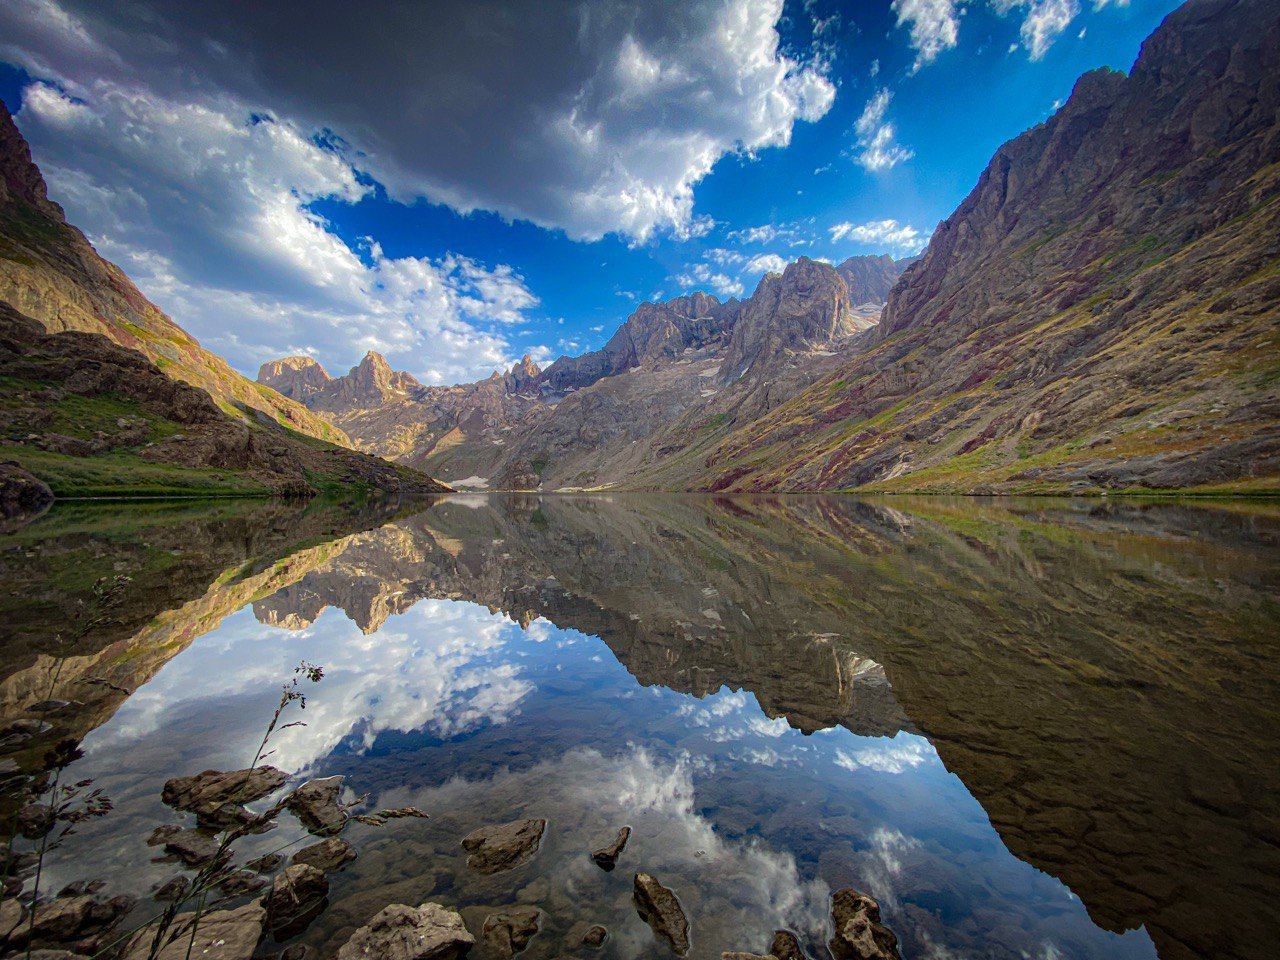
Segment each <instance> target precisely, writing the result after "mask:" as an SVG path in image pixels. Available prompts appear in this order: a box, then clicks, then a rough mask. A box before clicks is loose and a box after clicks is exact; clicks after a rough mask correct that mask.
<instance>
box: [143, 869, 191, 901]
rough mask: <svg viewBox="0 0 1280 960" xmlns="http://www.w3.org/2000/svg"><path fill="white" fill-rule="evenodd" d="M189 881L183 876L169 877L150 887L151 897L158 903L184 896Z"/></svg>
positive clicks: (188, 886)
mask: <svg viewBox="0 0 1280 960" xmlns="http://www.w3.org/2000/svg"><path fill="white" fill-rule="evenodd" d="M190 887H191V881H190V880H189V879H187V878H186V877H184V876H177V877H170V878H169V879H168V880H166V881H165V882H164V883H162V884H160V885H159V886H157V887H153V888H152V892H151V899H153V900H155V901H157V902H159V903H172V902H173V901H174V900H181V899H182V898H183V897H184V896H186V893H187V890H188V889H189V888H190Z"/></svg>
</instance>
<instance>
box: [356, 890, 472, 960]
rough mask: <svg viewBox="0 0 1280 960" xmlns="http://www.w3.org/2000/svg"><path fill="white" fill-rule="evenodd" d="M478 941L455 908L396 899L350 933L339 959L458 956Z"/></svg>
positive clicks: (410, 959)
mask: <svg viewBox="0 0 1280 960" xmlns="http://www.w3.org/2000/svg"><path fill="white" fill-rule="evenodd" d="M475 942H476V941H475V937H473V936H471V934H470V933H468V932H467V928H466V926H465V925H464V924H463V922H462V917H461V916H459V915H458V914H457V913H456V912H455V911H453V910H448V909H446V908H445V907H442V906H440V904H438V903H424V904H422V906H420V907H417V908H414V907H409V906H405V905H404V904H402V903H393V904H391V905H390V906H389V907H385V908H384V909H383V910H382V911H381V912H380V913H378V915H377V916H375V917H374V918H373V919H372V920H370V921H369V922H368V923H367V924H365V925H364V926H363V927H361V928H360V929H359V930H357V931H356V932H355V933H354V934H352V935H351V939H350V940H348V941H347V942H346V943H345V944H343V945H342V947H341V948H339V950H338V960H373V958H378V960H458V958H460V957H462V956H464V955H465V954H466V953H467V951H469V950H470V949H471V947H472V946H474V945H475Z"/></svg>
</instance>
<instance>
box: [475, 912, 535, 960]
mask: <svg viewBox="0 0 1280 960" xmlns="http://www.w3.org/2000/svg"><path fill="white" fill-rule="evenodd" d="M541 920H542V911H540V910H539V909H538V908H537V907H513V908H511V909H510V910H504V911H503V912H502V913H493V914H490V915H489V916H487V917H485V921H484V929H483V934H484V939H485V941H486V942H487V943H488V945H489V947H490V948H491V949H492V950H493V952H494V953H496V954H497V955H498V956H500V957H514V956H515V955H516V954H517V953H519V952H520V951H521V950H523V949H524V948H525V947H527V946H528V945H529V941H530V940H532V939H533V938H534V937H535V936H536V935H537V933H538V928H539V926H540V925H541Z"/></svg>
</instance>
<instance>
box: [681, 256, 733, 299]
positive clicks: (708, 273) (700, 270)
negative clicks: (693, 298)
mask: <svg viewBox="0 0 1280 960" xmlns="http://www.w3.org/2000/svg"><path fill="white" fill-rule="evenodd" d="M675 281H676V283H678V284H680V286H682V287H683V288H684V289H686V290H693V289H699V290H711V291H713V292H714V293H716V294H717V295H719V296H721V297H740V296H742V294H743V292H744V290H745V288H744V287H743V285H742V281H741V280H736V279H734V278H733V277H731V276H730V275H729V274H727V273H724V272H722V271H719V270H716V269H714V268H713V267H712V265H711V264H709V263H706V262H702V263H695V264H694V265H693V266H691V267H690V268H689V269H688V270H686V271H685V272H684V273H681V274H678V275H677V276H676V277H675Z"/></svg>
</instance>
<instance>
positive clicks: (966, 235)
mask: <svg viewBox="0 0 1280 960" xmlns="http://www.w3.org/2000/svg"><path fill="white" fill-rule="evenodd" d="M1277 76H1280V8H1277V7H1276V6H1275V5H1274V4H1270V3H1266V2H1262V0H1192V2H1190V3H1187V4H1186V5H1184V6H1183V7H1182V8H1180V9H1179V10H1178V11H1176V12H1175V13H1173V14H1171V15H1170V16H1169V18H1168V19H1167V20H1166V21H1165V23H1164V24H1162V26H1161V27H1160V28H1159V29H1158V30H1157V31H1156V32H1155V33H1154V34H1153V35H1152V36H1151V37H1150V38H1149V39H1148V40H1147V42H1146V43H1145V44H1144V46H1143V48H1142V52H1141V54H1140V56H1139V57H1138V60H1137V62H1136V64H1135V65H1134V67H1133V70H1132V72H1131V73H1130V74H1128V75H1126V74H1124V73H1119V72H1116V71H1114V70H1107V69H1101V70H1095V71H1093V72H1090V73H1088V74H1085V75H1084V76H1083V77H1081V78H1080V80H1079V82H1078V83H1077V84H1076V87H1075V89H1074V91H1073V92H1072V94H1071V96H1070V98H1069V99H1068V100H1067V101H1066V103H1065V104H1064V105H1063V106H1062V107H1061V109H1059V110H1058V111H1057V112H1056V113H1055V114H1054V115H1053V116H1051V117H1050V118H1049V119H1048V120H1047V121H1045V122H1044V123H1042V124H1040V125H1038V126H1036V127H1035V128H1033V129H1031V130H1029V131H1027V132H1026V133H1024V134H1022V135H1021V136H1019V137H1017V138H1015V139H1014V140H1012V141H1010V142H1009V143H1007V144H1005V145H1004V146H1003V147H1001V148H1000V149H999V150H998V151H997V152H996V155H995V156H994V157H993V158H992V160H991V162H990V163H989V165H988V166H987V168H986V170H985V171H984V172H983V173H982V175H981V177H980V178H979V180H978V183H977V186H976V187H975V188H974V189H973V192H972V193H971V194H970V195H969V196H968V197H967V198H966V199H965V200H964V202H963V203H962V204H961V205H960V207H959V208H958V209H957V210H956V212H955V213H954V214H953V215H952V216H951V217H949V218H948V219H947V220H945V221H944V222H943V223H942V224H941V225H940V226H939V227H938V229H937V230H936V232H935V233H934V235H933V237H932V239H931V241H930V243H929V245H928V247H927V248H926V250H925V251H924V253H923V254H922V255H921V256H920V257H919V258H918V260H916V261H914V262H909V263H908V262H903V261H894V260H891V259H889V258H887V257H878V258H871V257H855V258H852V259H850V260H847V261H845V262H844V263H842V264H840V265H839V266H832V265H830V264H826V263H823V262H820V261H815V260H809V259H806V258H801V259H800V260H798V261H796V262H794V263H791V264H789V265H788V266H787V267H786V269H785V270H784V271H783V272H782V273H781V274H769V275H767V276H766V277H765V278H764V279H763V280H762V281H761V282H760V285H759V287H758V288H757V289H756V290H755V292H754V293H753V294H752V295H751V297H750V298H748V299H747V300H745V301H742V302H738V301H736V300H730V301H728V302H727V303H720V302H719V301H717V300H716V299H715V298H714V297H711V296H709V295H707V294H705V293H695V294H691V295H688V296H682V297H678V298H676V299H673V300H668V301H666V302H664V303H645V304H643V305H641V306H640V307H639V308H638V309H637V310H636V311H635V313H633V314H632V315H631V317H630V318H628V319H627V321H626V322H625V323H623V324H622V326H621V327H620V328H619V329H618V331H617V333H616V334H614V336H613V337H612V339H610V340H609V342H608V343H607V344H606V345H605V346H604V347H603V348H602V349H600V350H597V351H594V352H591V353H587V354H584V355H582V356H579V357H562V358H561V359H559V360H557V361H556V362H555V363H553V364H551V366H549V367H548V368H547V369H546V370H541V371H540V370H538V369H537V368H536V367H535V366H533V365H532V364H531V363H530V362H529V361H528V359H527V358H526V360H525V361H524V362H523V363H522V364H520V365H519V366H517V367H516V368H513V369H512V370H511V371H509V372H507V373H506V374H505V375H500V374H497V373H495V374H494V376H493V377H492V378H491V379H489V380H485V381H481V382H479V383H475V384H468V385H465V386H459V387H448V388H438V387H430V388H429V387H423V386H422V385H421V384H418V383H417V382H416V381H414V380H413V379H412V378H411V377H408V375H406V374H395V373H393V372H392V371H391V370H390V368H389V367H388V366H387V364H386V361H385V360H383V359H382V358H381V357H379V356H377V355H375V354H371V355H369V356H368V357H366V358H365V360H364V361H363V362H362V363H361V364H360V365H359V366H358V367H356V368H355V369H354V370H352V371H351V373H349V374H347V375H346V376H344V377H340V378H337V379H331V378H330V377H329V376H328V374H327V373H325V371H323V370H322V369H320V368H319V367H318V366H316V365H315V364H314V363H313V362H311V361H308V360H305V359H303V358H297V357H294V358H288V359H286V360H282V361H277V362H275V363H270V364H266V365H264V367H263V368H262V370H261V372H260V373H259V382H260V383H264V384H268V385H270V386H273V387H275V388H277V389H278V390H280V391H281V392H282V393H284V394H285V395H286V396H289V397H292V398H294V399H297V400H299V401H300V402H302V403H303V404H305V405H306V406H308V407H309V408H310V409H311V410H313V411H314V412H316V413H318V414H319V415H320V416H323V417H326V418H327V419H329V420H330V422H332V423H334V424H335V425H337V426H340V427H342V428H343V429H344V430H346V431H348V432H349V433H350V434H351V436H352V438H353V440H354V441H355V443H356V444H357V445H358V446H360V447H361V448H362V449H366V450H369V451H372V452H376V453H379V454H381V455H383V456H388V457H392V458H395V459H397V460H400V461H402V462H405V463H409V464H413V465H415V466H420V467H422V468H424V469H427V470H429V471H431V472H434V473H436V474H438V475H440V476H442V477H444V478H445V479H447V480H449V481H452V482H455V483H461V484H463V485H472V486H482V487H483V486H491V487H502V488H515V489H536V488H541V489H599V488H635V489H690V490H757V491H758V490H832V489H852V488H860V489H876V490H897V491H908V490H916V491H946V492H966V493H977V492H993V493H995V492H999V493H1019V492H1064V493H1065V492H1070V493H1080V492H1100V491H1107V490H1130V489H1146V490H1151V489H1157V490H1164V489H1193V490H1221V491H1242V492H1249V491H1261V490H1274V489H1275V487H1276V482H1277V479H1278V478H1280V398H1278V397H1277V383H1278V382H1280V352H1278V351H1277V339H1276V331H1277V320H1278V318H1280V307H1278V304H1280V206H1278V205H1277V203H1276V198H1277V194H1278V192H1280V166H1277V162H1278V161H1280V125H1278V124H1277V109H1278V108H1280V94H1278V91H1277V79H1276V78H1277ZM882 305H883V310H881V306H882Z"/></svg>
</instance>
